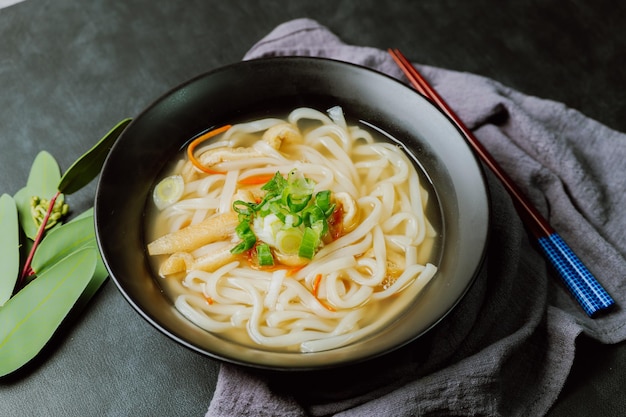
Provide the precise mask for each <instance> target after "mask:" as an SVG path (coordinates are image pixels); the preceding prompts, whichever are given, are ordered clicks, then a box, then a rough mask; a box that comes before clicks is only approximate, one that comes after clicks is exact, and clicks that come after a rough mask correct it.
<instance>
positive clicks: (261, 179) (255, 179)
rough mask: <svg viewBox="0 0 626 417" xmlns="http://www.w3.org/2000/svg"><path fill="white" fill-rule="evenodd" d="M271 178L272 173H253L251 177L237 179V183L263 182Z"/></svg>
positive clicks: (272, 176)
mask: <svg viewBox="0 0 626 417" xmlns="http://www.w3.org/2000/svg"><path fill="white" fill-rule="evenodd" d="M272 178H274V174H260V175H253V176H251V177H248V178H244V179H241V180H239V181H238V183H239V184H241V185H258V184H265V183H266V182H268V181H270V180H271V179H272Z"/></svg>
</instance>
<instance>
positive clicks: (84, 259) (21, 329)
mask: <svg viewBox="0 0 626 417" xmlns="http://www.w3.org/2000/svg"><path fill="white" fill-rule="evenodd" d="M96 262H97V252H96V250H94V249H93V248H91V247H88V248H84V249H82V250H80V251H77V252H74V253H72V254H71V255H70V256H68V257H66V258H64V259H63V260H61V261H60V262H59V263H58V264H56V265H54V266H53V267H51V268H50V269H48V270H46V271H45V272H44V273H43V274H42V275H40V276H38V277H37V278H36V279H35V280H33V281H32V282H31V283H30V284H28V285H27V286H26V287H24V288H23V289H22V290H21V291H20V292H18V293H17V294H16V295H15V296H13V297H12V298H11V299H10V300H9V301H7V303H6V304H5V305H4V306H3V307H2V308H1V309H0V323H2V326H0V358H2V360H0V376H3V375H6V374H8V373H11V372H13V371H15V370H17V369H19V368H20V367H21V366H23V365H24V364H26V363H27V362H28V361H30V360H31V359H32V358H34V357H35V356H36V355H37V354H38V353H39V352H40V351H41V349H42V348H43V347H44V346H45V344H46V343H47V342H48V341H49V340H50V338H51V337H52V335H53V334H54V332H55V331H56V329H57V328H58V327H59V325H60V324H61V322H62V321H63V319H64V318H65V316H66V315H67V313H68V312H69V311H70V310H71V308H72V306H73V305H74V303H75V302H76V300H77V299H78V297H79V296H80V295H81V293H82V292H83V290H84V289H85V287H86V285H87V283H88V282H89V281H90V279H91V277H92V276H93V273H94V269H95V267H96Z"/></svg>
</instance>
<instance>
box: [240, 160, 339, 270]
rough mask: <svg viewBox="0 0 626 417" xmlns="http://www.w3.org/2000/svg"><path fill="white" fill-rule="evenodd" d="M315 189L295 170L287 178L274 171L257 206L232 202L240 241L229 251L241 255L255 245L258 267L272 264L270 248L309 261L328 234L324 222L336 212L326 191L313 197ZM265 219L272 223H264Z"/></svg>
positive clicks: (242, 202) (308, 180) (263, 187)
mask: <svg viewBox="0 0 626 417" xmlns="http://www.w3.org/2000/svg"><path fill="white" fill-rule="evenodd" d="M314 189H315V182H314V181H313V180H311V179H308V178H305V177H304V176H303V175H302V174H301V173H299V172H298V171H296V170H293V171H291V172H290V173H289V174H288V175H287V178H286V179H285V178H284V177H283V176H282V175H281V173H280V172H276V174H274V176H273V177H272V179H271V180H270V181H268V182H267V183H265V184H264V185H263V186H262V187H261V190H263V191H265V196H264V197H263V199H262V200H261V201H260V202H259V203H248V202H245V201H241V200H237V201H235V202H234V203H233V210H234V211H235V212H236V213H238V214H239V221H240V223H239V226H238V227H237V229H236V230H237V236H239V238H240V239H241V240H242V241H241V243H239V244H238V245H237V246H235V247H234V248H233V249H232V250H231V252H232V253H241V252H244V251H247V250H249V249H251V248H253V247H254V245H255V244H256V245H257V253H258V254H259V256H258V258H259V259H258V262H259V265H270V264H269V263H267V262H270V258H271V262H272V264H273V262H274V260H273V257H272V253H271V247H273V248H275V249H276V250H278V251H280V252H282V253H284V254H288V255H295V254H298V255H299V256H300V257H303V258H307V259H312V258H313V256H314V255H315V252H316V251H317V249H318V248H319V246H320V244H321V239H322V237H324V236H325V235H326V233H328V221H327V219H328V217H329V216H330V215H331V214H332V213H333V210H334V209H335V205H334V204H332V203H331V192H330V191H329V190H324V191H320V192H318V193H317V194H315V195H314V194H313V193H314ZM268 216H272V217H273V220H272V221H270V222H266V221H265V220H268V219H270V217H268ZM253 227H254V230H252V228H253ZM257 235H258V239H257ZM257 240H259V243H258V244H257ZM263 245H264V246H263ZM270 245H271V247H270ZM267 256H269V257H270V258H268V257H267Z"/></svg>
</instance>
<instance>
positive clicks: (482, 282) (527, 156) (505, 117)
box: [206, 19, 626, 417]
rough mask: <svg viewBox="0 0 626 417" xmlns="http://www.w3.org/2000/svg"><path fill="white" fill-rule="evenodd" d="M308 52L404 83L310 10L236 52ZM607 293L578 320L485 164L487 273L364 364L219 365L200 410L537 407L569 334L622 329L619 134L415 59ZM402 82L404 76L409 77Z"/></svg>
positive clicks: (400, 412) (545, 402) (625, 241)
mask: <svg viewBox="0 0 626 417" xmlns="http://www.w3.org/2000/svg"><path fill="white" fill-rule="evenodd" d="M276 55H311V56H322V57H328V58H333V59H338V60H343V61H349V62H353V63H357V64H361V65H364V66H368V67H371V68H374V69H377V70H379V71H382V72H385V73H387V74H389V75H391V76H394V77H397V78H400V79H403V80H405V79H404V78H403V76H402V74H401V73H400V71H399V70H398V69H397V68H396V66H395V64H394V63H393V61H392V59H391V58H390V57H389V55H388V54H387V53H386V52H384V51H381V50H378V49H374V48H368V47H357V46H351V45H346V44H344V43H343V42H342V41H341V40H340V39H339V38H338V37H336V36H335V35H333V34H332V33H330V32H329V31H328V30H327V29H326V28H325V27H323V26H321V25H320V24H319V23H317V22H315V21H313V20H310V19H298V20H294V21H290V22H287V23H284V24H282V25H280V26H278V27H277V28H276V29H275V30H274V31H272V32H271V33H270V34H269V35H268V36H267V37H265V38H264V39H262V40H261V41H260V42H258V43H257V44H256V45H254V47H253V48H252V49H251V50H250V51H249V52H248V54H247V55H246V56H245V59H254V58H261V57H266V56H276ZM419 68H420V70H421V71H422V72H423V73H424V75H425V76H426V78H427V79H429V81H430V82H431V83H432V84H433V85H434V87H435V88H436V89H437V90H438V91H439V92H440V94H441V95H442V96H443V97H444V98H445V99H446V100H447V101H448V103H449V104H450V106H451V107H452V108H453V109H455V111H456V112H457V113H458V114H459V116H460V117H461V119H463V120H464V121H465V122H466V124H467V125H468V127H470V128H471V129H472V130H473V131H474V133H475V135H476V136H477V137H478V138H479V140H481V141H482V143H483V144H484V145H485V146H486V147H487V148H488V149H489V150H490V151H491V152H492V154H493V156H494V157H495V158H496V159H497V160H498V161H499V162H500V163H501V164H502V166H503V167H504V168H505V169H506V170H507V172H508V173H509V175H510V176H511V177H512V178H513V179H514V180H515V181H516V182H517V184H518V185H519V186H520V187H521V188H522V189H523V190H524V192H525V193H526V194H527V195H528V196H529V198H531V200H532V201H533V202H534V203H535V204H536V206H537V207H538V208H539V210H540V211H541V212H542V213H543V214H544V215H546V217H547V218H548V219H549V221H550V223H551V224H552V225H553V226H554V227H555V228H556V229H557V231H559V232H560V234H561V236H562V237H563V238H564V239H565V240H566V241H567V242H568V243H569V244H570V246H571V247H572V248H573V249H574V251H575V252H576V253H577V254H578V255H579V256H580V257H581V258H582V259H583V261H584V262H585V263H586V264H587V266H588V267H589V268H590V269H591V271H592V272H593V273H594V274H595V275H596V277H597V278H598V279H599V280H600V281H601V282H602V283H603V285H604V286H605V288H606V289H607V290H608V291H609V293H610V294H611V295H612V296H613V297H614V298H615V300H616V302H617V304H618V306H617V308H616V309H615V310H614V311H612V312H611V313H610V314H607V315H604V316H601V317H599V318H596V319H590V318H588V317H587V316H586V315H585V313H584V312H583V311H582V310H581V309H580V307H579V306H578V305H577V304H576V302H575V301H574V299H573V298H572V297H571V296H570V295H569V293H568V292H567V291H566V290H565V287H564V286H563V285H562V284H561V283H560V281H559V280H558V278H557V276H556V275H555V274H554V272H553V271H552V270H551V269H550V267H549V266H547V265H546V263H545V262H544V260H543V258H542V256H541V255H540V254H539V252H538V251H537V248H536V247H535V246H534V244H533V242H532V239H529V238H528V235H527V234H526V232H525V231H524V229H523V226H522V224H521V223H520V221H519V219H518V217H517V215H516V213H515V211H514V208H513V205H512V203H511V201H510V199H509V197H508V195H507V194H506V193H505V191H504V190H503V188H502V187H501V185H500V184H499V183H498V182H497V181H496V180H494V179H493V176H492V175H491V174H490V173H487V178H488V181H489V187H490V192H491V198H492V208H493V219H492V230H491V233H490V243H489V249H488V256H487V260H486V262H485V265H484V268H483V270H482V272H481V273H480V275H479V277H478V279H477V281H476V283H475V285H474V286H473V287H472V289H471V290H470V292H469V293H468V295H467V297H466V298H465V299H464V300H463V301H462V302H461V303H460V304H459V305H458V306H457V308H456V309H455V310H454V311H453V312H452V314H451V315H450V316H448V317H447V318H446V319H445V320H444V321H443V322H442V323H441V324H440V325H438V326H437V327H436V328H435V329H433V330H432V331H431V332H430V333H428V334H427V335H426V336H425V337H424V338H422V339H419V340H418V341H416V342H415V343H413V344H410V345H409V346H407V347H405V348H403V349H400V350H399V351H396V352H394V353H392V354H390V355H387V356H386V357H384V358H380V359H378V360H374V361H372V362H371V363H366V364H361V365H359V366H354V367H351V368H348V369H342V370H338V371H328V372H319V373H311V374H306V375H264V374H262V373H257V372H252V371H250V370H246V369H241V368H237V367H234V366H231V365H222V366H221V370H220V374H219V378H218V381H217V388H216V391H215V394H214V397H213V398H212V400H211V403H210V405H209V408H208V412H207V414H206V415H207V416H208V417H217V416H304V415H340V416H366V415H376V416H380V415H385V416H386V415H389V416H391V415H393V416H416V415H419V416H426V415H456V416H475V415H486V416H487V415H488V416H496V415H506V416H529V415H533V416H540V415H544V414H545V413H546V412H547V410H548V409H549V408H550V406H551V405H552V404H553V403H554V401H555V399H556V398H557V396H558V394H559V392H560V390H561V388H562V386H563V383H564V381H565V379H566V378H567V375H568V373H569V370H570V368H571V366H572V362H573V359H574V354H575V341H576V338H577V337H578V336H579V335H580V334H585V335H587V336H589V337H591V338H594V339H596V340H598V341H601V342H603V343H616V342H619V341H622V340H624V339H625V336H626V313H625V311H624V310H623V308H622V305H624V303H626V286H625V283H624V280H623V279H622V278H623V271H625V270H626V260H625V257H626V235H625V234H624V232H623V231H624V227H625V226H626V211H625V210H623V207H625V206H626V193H625V192H624V191H625V189H626V135H624V134H622V133H619V132H616V131H614V130H611V129H609V128H607V127H606V126H603V125H601V124H599V123H598V122H596V121H594V120H591V119H589V118H587V117H585V116H584V115H583V114H581V113H580V112H578V111H576V110H573V109H570V108H567V107H566V106H564V105H563V104H560V103H556V102H553V101H549V100H542V99H539V98H535V97H529V96H526V95H524V94H521V93H519V92H517V91H514V90H512V89H510V88H507V87H505V86H503V85H501V84H499V83H497V82H495V81H493V80H490V79H486V78H483V77H479V76H476V75H472V74H467V73H458V72H454V71H449V70H444V69H440V68H433V67H427V66H419ZM405 81H406V80H405Z"/></svg>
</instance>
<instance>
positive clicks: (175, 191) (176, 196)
mask: <svg viewBox="0 0 626 417" xmlns="http://www.w3.org/2000/svg"><path fill="white" fill-rule="evenodd" d="M184 191H185V181H184V180H183V177H181V176H180V175H172V176H170V177H166V178H163V179H162V180H161V181H160V182H159V183H158V184H157V185H156V187H154V192H153V193H152V199H153V200H154V204H155V205H156V206H157V208H158V209H159V210H163V209H165V208H167V207H169V206H171V205H172V204H174V203H175V202H177V201H178V200H180V198H181V197H182V196H183V192H184Z"/></svg>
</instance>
